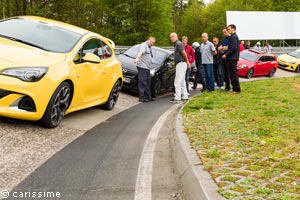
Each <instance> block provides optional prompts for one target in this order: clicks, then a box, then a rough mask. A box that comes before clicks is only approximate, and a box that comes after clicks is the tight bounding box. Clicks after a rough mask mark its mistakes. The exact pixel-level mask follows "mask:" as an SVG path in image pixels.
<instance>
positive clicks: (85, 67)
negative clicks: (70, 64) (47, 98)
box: [74, 38, 107, 104]
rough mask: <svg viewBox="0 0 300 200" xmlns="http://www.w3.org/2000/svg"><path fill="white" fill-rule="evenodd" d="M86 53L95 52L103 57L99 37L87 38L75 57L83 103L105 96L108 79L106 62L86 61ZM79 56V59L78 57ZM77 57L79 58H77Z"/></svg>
mask: <svg viewBox="0 0 300 200" xmlns="http://www.w3.org/2000/svg"><path fill="white" fill-rule="evenodd" d="M86 53H93V54H95V55H97V56H99V58H100V59H101V58H102V59H103V51H102V42H101V40H100V39H98V38H91V39H89V40H87V41H86V42H85V43H84V45H83V46H82V48H81V49H80V50H79V52H78V55H77V56H76V58H75V61H74V62H75V73H76V77H77V81H78V85H79V88H80V90H79V91H78V92H80V94H81V95H80V96H81V98H82V100H83V103H85V104H86V103H89V102H93V101H99V100H100V99H103V98H104V94H105V92H107V91H106V90H105V87H103V86H104V85H105V84H106V83H105V82H106V81H107V77H106V73H105V65H106V63H105V62H102V61H101V62H100V63H91V62H86V61H84V60H83V59H82V57H83V56H84V55H85V54H86ZM77 58H78V59H77ZM76 59H77V60H76Z"/></svg>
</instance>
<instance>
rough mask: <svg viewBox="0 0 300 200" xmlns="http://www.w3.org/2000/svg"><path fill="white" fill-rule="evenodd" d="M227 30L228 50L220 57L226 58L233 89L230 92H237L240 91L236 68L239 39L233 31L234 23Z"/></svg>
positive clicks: (234, 29) (238, 56)
mask: <svg viewBox="0 0 300 200" xmlns="http://www.w3.org/2000/svg"><path fill="white" fill-rule="evenodd" d="M227 30H228V32H229V33H230V39H229V42H228V50H227V51H225V54H224V55H223V56H222V57H223V58H224V59H226V62H227V65H228V69H229V74H230V79H231V84H232V90H233V91H232V93H233V94H237V93H240V92H241V88H240V82H239V77H238V74H237V70H236V66H237V61H238V60H239V58H240V51H239V43H240V41H239V38H238V36H237V34H236V33H235V31H236V26H235V25H234V24H230V25H228V27H227Z"/></svg>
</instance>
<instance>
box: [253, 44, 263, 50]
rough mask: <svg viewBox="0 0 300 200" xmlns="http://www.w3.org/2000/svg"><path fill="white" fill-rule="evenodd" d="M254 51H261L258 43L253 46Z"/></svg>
mask: <svg viewBox="0 0 300 200" xmlns="http://www.w3.org/2000/svg"><path fill="white" fill-rule="evenodd" d="M254 50H256V51H261V47H260V42H257V43H256V45H255V46H254Z"/></svg>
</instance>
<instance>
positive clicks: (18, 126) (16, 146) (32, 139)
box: [0, 93, 138, 191]
mask: <svg viewBox="0 0 300 200" xmlns="http://www.w3.org/2000/svg"><path fill="white" fill-rule="evenodd" d="M136 104H138V98H137V96H135V95H130V94H126V93H121V94H120V97H119V100H118V102H117V105H116V107H115V109H113V110H112V111H105V110H102V109H100V108H90V109H86V110H83V111H78V112H75V113H71V114H70V115H68V116H66V117H65V119H64V120H63V122H62V123H61V125H60V126H59V127H57V128H55V129H45V128H42V127H40V126H38V125H37V124H35V123H32V122H25V121H21V120H14V119H7V118H0V191H2V190H4V189H8V190H11V189H12V188H13V187H14V186H16V185H17V184H18V183H19V182H21V181H22V180H23V179H24V178H25V177H26V176H28V175H29V174H30V173H31V172H33V171H34V170H35V169H36V168H37V167H39V166H40V165H41V164H42V163H44V162H45V161H46V160H47V159H48V158H50V157H51V156H52V155H53V154H55V153H56V152H58V151H59V150H61V149H62V148H64V147H65V146H66V145H68V144H69V143H70V142H72V141H73V140H75V139H76V138H78V137H79V136H81V135H82V134H84V133H85V131H86V130H89V129H91V128H92V127H94V126H95V125H97V124H99V123H101V122H102V121H105V120H106V119H108V118H109V117H111V116H113V115H115V114H117V113H119V112H122V111H123V110H125V109H127V108H130V107H132V106H134V105H136Z"/></svg>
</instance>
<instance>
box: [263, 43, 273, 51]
mask: <svg viewBox="0 0 300 200" xmlns="http://www.w3.org/2000/svg"><path fill="white" fill-rule="evenodd" d="M264 50H265V53H268V54H273V47H272V46H271V45H270V43H269V42H268V43H267V46H265V48H264Z"/></svg>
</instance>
